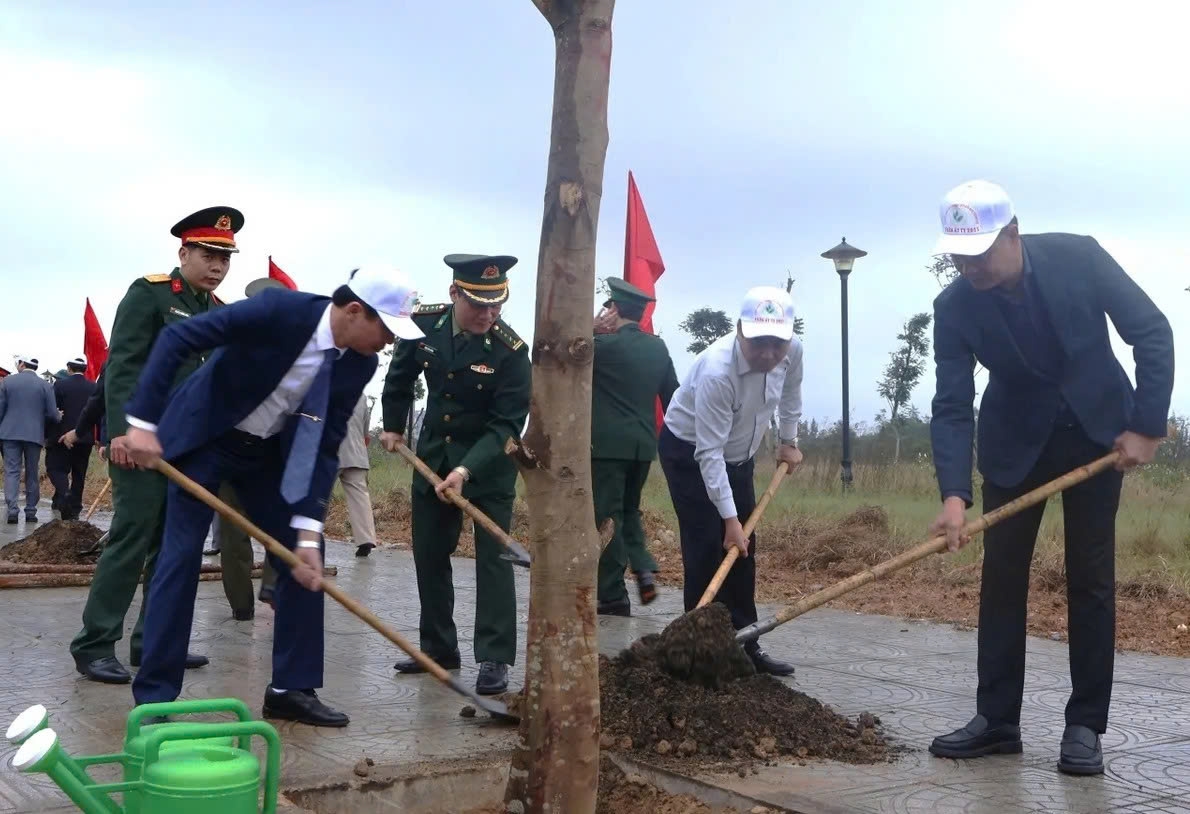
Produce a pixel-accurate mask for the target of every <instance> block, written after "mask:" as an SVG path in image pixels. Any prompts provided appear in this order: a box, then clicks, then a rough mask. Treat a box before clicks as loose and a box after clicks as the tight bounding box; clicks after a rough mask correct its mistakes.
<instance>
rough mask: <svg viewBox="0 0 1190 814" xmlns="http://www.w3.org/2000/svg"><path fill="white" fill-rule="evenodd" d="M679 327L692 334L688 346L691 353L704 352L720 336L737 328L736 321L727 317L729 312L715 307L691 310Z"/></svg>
mask: <svg viewBox="0 0 1190 814" xmlns="http://www.w3.org/2000/svg"><path fill="white" fill-rule="evenodd" d="M678 328H680V329H681V330H683V331H685V332H686V333H688V334H690V337H691V339H692V340H693V341H691V343H690V344H689V345H687V346H686V350H688V351H690V352H691V353H702V352H703V351H704V350H706V349H707V347H708V346H709V345H710V344H711V343H712V342H714V341H715V340H716V339H719V338H720V337H723V336H727V335H728V334H729V333H731V332H732V331H734V330H735V323H734V322H732V321H731V320H730V319H728V318H727V312H725V311H720V310H717V309H714V308H699V309H697V310H695V311H691V312H690V313H689V314H687V315H686V318H685V319H684V320H682V321H681V322H679V323H678Z"/></svg>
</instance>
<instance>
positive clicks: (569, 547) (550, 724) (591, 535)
mask: <svg viewBox="0 0 1190 814" xmlns="http://www.w3.org/2000/svg"><path fill="white" fill-rule="evenodd" d="M533 2H534V5H536V6H537V8H538V10H539V11H540V12H541V13H542V15H543V16H544V17H545V19H546V21H547V22H548V23H549V26H550V28H551V29H552V31H553V33H554V46H555V47H554V53H555V58H554V107H553V120H552V123H551V128H550V147H549V164H548V166H547V168H546V182H545V206H544V215H543V218H542V224H541V244H540V249H539V253H538V263H537V268H538V272H537V313H536V322H535V326H534V336H533V346H532V350H531V355H532V360H533V394H532V401H531V403H530V408H529V422H528V428H527V430H526V432H525V435H524V438H523V441H522V444H521V448H520V450H512V451H513V452H515V453H516V454H517V457H518V462H519V463H520V464H521V466H522V468H523V469H522V471H523V474H524V479H525V493H526V497H527V498H528V504H529V529H530V540H531V547H532V552H533V565H532V568H531V570H530V576H529V626H528V633H527V635H526V637H525V638H526V653H525V688H524V698H523V702H524V703H523V710H524V711H523V713H522V718H521V728H520V738H519V739H518V743H517V748H516V751H515V752H514V753H513V759H512V766H511V770H510V772H509V778H508V786H507V788H506V790H505V802H506V805H507V809H508V810H509V811H519V812H531V813H537V812H559V813H560V812H567V814H570V812H574V814H593V812H594V811H595V793H596V789H597V788H598V783H599V649H598V644H599V643H598V638H597V633H598V625H597V622H596V616H595V577H596V566H597V564H598V561H599V552H600V536H599V534H598V533H597V532H596V529H595V509H594V506H593V505H592V503H591V361H592V358H593V356H594V344H593V342H592V331H593V325H594V316H593V310H594V308H593V306H594V294H595V239H596V233H597V229H598V223H599V204H600V200H601V197H602V194H603V165H604V159H605V158H606V156H607V140H608V134H607V94H608V85H609V80H610V71H611V50H612V36H611V23H612V11H613V9H614V7H615V0H533Z"/></svg>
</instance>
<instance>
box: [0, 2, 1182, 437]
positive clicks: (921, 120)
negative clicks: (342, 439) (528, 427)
mask: <svg viewBox="0 0 1190 814" xmlns="http://www.w3.org/2000/svg"><path fill="white" fill-rule="evenodd" d="M164 5H167V4H161V3H158V2H151V3H150V2H134V1H133V0H129V1H128V2H110V1H109V2H103V3H95V2H89V3H82V2H77V3H76V2H63V1H62V0H40V1H36V2H35V1H30V2H13V1H12V0H0V77H3V80H2V81H0V111H2V112H0V246H2V247H3V249H2V252H3V253H2V255H0V257H2V259H0V269H2V274H3V278H2V279H3V295H2V297H0V355H2V356H3V360H4V362H7V361H8V360H9V359H10V358H11V354H13V353H16V352H27V353H31V354H33V355H36V356H39V357H40V358H41V359H42V360H43V363H44V365H46V366H48V367H50V368H52V369H57V368H58V367H60V366H61V365H62V364H63V363H64V362H65V360H66V359H68V358H70V357H72V356H74V355H76V354H78V353H80V352H81V350H82V345H81V342H82V314H83V308H84V299H85V298H86V297H90V298H91V302H92V304H93V305H94V307H95V309H96V311H97V313H98V315H99V318H100V320H101V322H102V323H103V326H104V329H105V330H106V331H110V327H111V322H112V319H113V317H114V315H115V310H116V305H117V304H118V302H119V300H120V298H121V297H122V296H123V294H124V292H125V290H126V289H127V287H128V284H129V282H130V281H131V280H133V279H134V278H135V277H137V276H140V275H143V274H151V273H163V272H168V271H169V270H170V269H171V268H172V267H173V266H174V265H175V263H176V246H177V241H176V239H175V238H173V237H171V236H170V234H169V228H170V227H171V226H172V225H173V223H174V222H175V221H177V220H178V219H179V218H181V217H182V216H184V215H186V214H188V213H190V212H192V211H194V210H196V209H199V208H202V207H206V206H210V205H214V204H227V205H232V206H235V207H237V208H239V209H241V210H242V211H243V212H244V214H245V216H246V225H245V227H244V229H243V230H242V231H241V232H240V234H239V236H238V241H239V243H240V246H241V249H242V251H241V253H240V254H238V255H236V256H235V258H234V260H233V262H232V269H231V273H230V275H229V276H228V278H227V280H226V282H225V283H224V284H223V286H222V288H220V290H219V292H218V293H219V294H220V296H222V297H223V298H224V299H226V300H229V301H231V300H237V299H240V298H242V297H243V289H244V286H245V285H246V284H247V283H248V281H250V280H252V279H253V278H255V277H258V276H262V275H263V274H264V273H265V271H266V268H267V261H266V258H267V256H268V255H270V254H271V255H272V256H273V258H274V260H275V261H276V262H277V263H278V264H279V265H280V266H281V267H282V268H284V269H285V270H286V271H287V272H288V273H289V274H290V275H291V276H293V277H294V279H295V280H296V281H297V282H298V284H299V285H300V286H301V287H302V288H304V289H307V290H311V291H319V292H324V293H329V292H330V291H331V290H332V289H333V288H334V287H335V285H337V284H338V283H339V282H340V281H341V280H342V279H344V277H345V275H346V272H347V271H348V270H349V269H350V268H352V267H354V266H356V265H358V264H360V263H361V262H366V261H369V260H377V259H379V260H384V261H388V262H392V263H395V264H397V265H399V266H400V267H401V268H403V269H405V270H407V271H409V272H410V273H411V274H412V275H413V276H414V277H415V279H416V281H417V283H418V285H419V287H420V289H421V291H422V292H423V298H424V299H425V300H427V301H431V302H432V301H438V300H440V299H442V298H444V297H445V296H446V289H447V286H448V284H449V277H448V271H449V270H448V269H447V267H446V266H445V265H443V264H442V256H443V255H445V254H448V253H451V252H477V253H491V254H505V253H506V254H513V255H516V256H517V257H519V258H520V263H519V264H518V265H517V266H516V267H515V268H514V269H513V270H512V272H511V273H510V280H511V282H512V298H511V301H510V303H509V305H508V306H507V308H506V310H505V318H506V319H507V321H508V322H509V323H510V324H511V325H512V326H513V328H514V329H515V330H517V331H518V332H519V333H520V334H521V335H522V336H524V337H526V338H529V337H531V335H532V331H533V308H534V302H533V299H534V293H535V283H534V275H535V267H536V258H537V252H538V240H539V234H540V228H541V215H542V202H543V195H544V183H545V168H546V160H547V147H548V142H549V127H550V109H551V103H552V83H553V63H554V55H553V38H552V35H551V32H550V30H549V28H548V26H547V25H546V23H545V21H544V20H543V19H542V18H541V16H540V14H539V13H538V12H537V10H536V9H535V8H534V7H533V5H532V3H531V2H530V0H507V1H502V2H497V0H454V1H453V2H426V1H425V0H405V1H404V2H399V1H394V0H390V1H389V2H371V3H369V2H352V1H351V0H345V1H344V2H341V3H338V4H334V5H331V4H325V3H309V2H279V0H259V1H258V2H249V3H189V4H185V5H184V6H183V7H180V8H178V10H172V9H170V10H162V8H161V6H164ZM827 6H828V4H826V3H810V2H794V1H793V0H787V1H786V2H776V1H774V2H758V1H757V0H753V2H745V3H726V2H722V1H721V0H620V3H619V4H618V6H617V9H616V13H615V18H614V22H613V34H614V50H613V55H612V87H611V96H610V108H609V126H610V136H611V141H610V145H609V148H608V154H607V164H606V173H605V177H604V197H603V203H602V209H601V212H600V215H601V219H600V227H601V228H600V232H599V244H598V253H599V255H598V268H597V273H598V275H599V276H608V275H619V274H622V266H623V240H624V210H625V197H626V181H627V174H628V171H629V170H632V171H633V173H634V175H635V177H636V180H637V183H638V185H639V187H640V190H641V193H642V196H643V198H644V202H645V206H646V208H647V210H648V214H649V217H650V220H651V221H652V224H653V229H654V232H655V234H656V237H657V241H658V244H659V246H660V248H661V252H662V256H663V257H664V259H665V263H666V267H667V270H666V273H665V275H664V277H662V279H661V281H660V284H659V286H658V300H659V302H658V310H657V314H656V317H655V322H656V326H657V328H658V330H659V331H661V333H662V336H663V338H664V339H666V340H667V342H668V343H669V347H670V351H671V353H672V354H673V356H674V359H675V363H676V365H677V368H678V373H679V375H681V374H683V373H684V372H685V371H686V369H687V368H688V367H689V365H690V363H691V361H692V357H691V355H690V354H688V353H687V352H686V351H685V346H686V344H687V342H688V341H689V339H688V337H686V336H685V335H684V334H681V333H680V332H679V330H678V328H677V325H678V323H679V322H680V321H681V319H682V318H683V317H684V316H685V315H686V314H687V313H688V312H689V311H691V310H692V309H694V308H697V307H700V306H704V305H709V306H713V307H722V308H726V309H727V310H728V312H729V314H731V313H732V312H733V310H734V309H735V308H736V307H737V302H738V300H739V299H740V298H741V296H742V294H743V292H744V290H746V288H747V287H749V286H751V285H757V284H781V283H783V282H784V280H785V274H786V271H787V270H789V271H791V272H792V274H793V276H794V277H795V278H796V279H797V283H796V285H795V287H794V297H795V302H796V306H797V310H798V313H799V314H800V315H801V316H802V317H804V319H805V322H806V336H805V338H804V341H805V345H806V353H805V359H806V379H805V384H804V399H805V414H806V415H807V416H808V417H818V418H820V419H833V418H835V417H837V416H838V415H839V412H840V396H839V390H840V367H839V363H840V347H839V345H840V327H839V321H840V320H839V281H838V277H837V276H836V275H835V273H834V271H833V270H832V267H831V266H830V264H829V263H828V261H826V260H823V259H821V258H820V257H819V254H820V253H821V252H822V251H824V250H826V249H828V248H830V247H831V246H833V245H834V244H835V243H837V242H838V241H839V238H840V237H842V236H844V235H846V237H847V240H848V242H850V243H852V244H854V245H856V246H859V247H860V248H863V249H865V250H867V251H868V252H869V255H868V256H867V257H865V258H863V259H862V260H860V261H858V262H857V265H856V270H855V272H854V274H853V275H852V277H851V283H850V299H851V333H850V336H851V391H852V408H853V414H852V415H853V419H854V420H857V421H870V420H871V418H872V416H873V415H874V414H875V413H876V411H877V410H878V409H880V408H881V406H883V405H882V403H881V400H880V398H879V397H878V395H877V394H876V381H877V379H878V378H879V376H880V374H881V371H882V369H883V367H884V365H885V364H886V362H887V359H888V352H889V351H890V350H891V349H892V347H893V344H894V342H895V335H896V334H897V332H898V330H899V328H900V326H901V325H902V324H903V323H904V321H905V320H906V319H908V318H909V317H910V316H912V315H913V314H914V313H916V312H919V311H929V310H930V308H931V300H932V298H933V297H934V295H935V294H936V293H937V291H938V287H937V284H936V283H935V281H934V280H933V278H932V277H931V276H930V275H929V274H928V273H927V272H926V271H925V266H926V265H927V263H928V262H929V261H930V257H929V252H930V250H931V248H932V246H933V242H934V239H935V234H936V231H937V224H938V219H937V204H938V201H939V199H940V197H941V196H942V195H943V194H944V193H945V192H946V190H947V189H949V188H950V187H952V186H954V185H956V184H958V183H960V182H962V181H964V180H968V179H970V178H977V177H983V178H989V179H992V180H995V181H997V182H999V183H1001V184H1003V185H1004V186H1005V187H1006V188H1007V189H1008V191H1009V193H1010V194H1011V195H1012V197H1013V198H1014V201H1015V203H1016V206H1017V210H1018V214H1019V217H1020V219H1021V226H1022V230H1023V231H1025V232H1026V233H1027V232H1034V231H1073V232H1078V233H1082V234H1091V235H1094V236H1095V237H1096V238H1097V239H1098V240H1099V241H1100V242H1101V243H1102V244H1103V245H1104V246H1105V247H1106V248H1107V249H1108V250H1109V251H1110V252H1111V253H1112V254H1113V255H1114V256H1115V257H1116V259H1117V260H1118V261H1119V262H1120V263H1121V265H1123V267H1124V268H1125V269H1126V270H1127V271H1128V272H1129V273H1130V274H1131V275H1133V277H1134V278H1135V279H1136V280H1137V281H1138V283H1139V284H1140V285H1141V286H1143V287H1144V289H1145V290H1146V291H1147V292H1148V294H1149V295H1150V296H1151V297H1152V298H1153V299H1154V300H1155V301H1156V302H1157V303H1158V304H1159V305H1160V306H1161V307H1162V308H1163V309H1164V310H1165V313H1166V315H1167V316H1168V317H1169V318H1170V321H1171V322H1172V323H1173V325H1174V329H1175V332H1176V342H1177V348H1178V351H1179V356H1181V357H1182V358H1185V357H1186V354H1187V352H1188V351H1190V340H1188V339H1187V337H1188V336H1190V334H1188V333H1187V332H1186V330H1185V329H1184V327H1183V326H1184V325H1185V324H1186V322H1187V317H1190V293H1187V292H1186V291H1185V290H1184V289H1185V288H1186V287H1187V286H1188V285H1190V262H1188V261H1190V250H1188V249H1187V243H1188V240H1190V238H1188V235H1190V195H1188V194H1187V190H1188V189H1190V158H1188V157H1187V145H1188V144H1190V103H1187V91H1186V84H1185V82H1186V77H1187V76H1190V56H1188V55H1187V51H1186V49H1185V47H1184V42H1183V40H1182V38H1183V35H1184V29H1185V26H1184V25H1181V24H1178V23H1176V22H1175V21H1174V20H1172V19H1171V18H1170V17H1169V10H1170V9H1171V8H1173V7H1174V6H1173V5H1172V4H1167V3H1146V2H1132V3H1127V4H1120V3H1112V4H1106V3H1097V2H1086V0H1084V1H1083V2H1077V3H1075V2H1071V3H1065V2H1057V0H1046V2H1028V3H1026V2H1019V3H1018V2H1011V1H1009V0H1003V1H1002V2H999V3H996V4H995V5H994V6H992V7H987V8H984V9H983V10H978V9H976V8H975V7H973V6H971V5H970V4H964V3H952V2H928V1H927V0H917V1H915V0H908V1H907V2H900V3H892V2H878V1H877V0H862V1H861V0H853V2H850V3H845V4H843V3H841V4H834V5H833V7H830V8H828V7H827ZM331 9H334V10H333V11H332V10H331ZM1117 353H1119V355H1120V358H1121V361H1122V362H1123V363H1124V366H1125V369H1126V370H1128V372H1129V374H1130V375H1131V374H1132V369H1133V368H1132V358H1131V351H1130V350H1129V349H1128V348H1127V347H1126V346H1125V345H1123V344H1122V343H1120V344H1117ZM933 384H934V382H933V368H932V365H931V367H930V369H929V371H928V373H927V375H926V376H925V377H924V378H923V380H922V383H921V384H920V386H919V387H918V388H917V390H916V391H915V394H914V402H915V403H916V404H917V405H918V406H919V407H921V408H922V410H923V411H924V412H928V410H929V401H930V398H931V396H932V393H933ZM380 385H381V376H380V375H378V376H377V379H376V380H375V381H374V382H373V384H372V386H371V387H370V388H369V392H371V393H375V394H378V393H379V390H380ZM1173 401H1174V409H1175V410H1179V411H1182V412H1186V411H1190V384H1188V379H1187V377H1185V376H1183V377H1181V378H1180V380H1179V381H1178V383H1177V385H1176V386H1175V390H1174V400H1173ZM378 417H379V416H378V415H377V419H378Z"/></svg>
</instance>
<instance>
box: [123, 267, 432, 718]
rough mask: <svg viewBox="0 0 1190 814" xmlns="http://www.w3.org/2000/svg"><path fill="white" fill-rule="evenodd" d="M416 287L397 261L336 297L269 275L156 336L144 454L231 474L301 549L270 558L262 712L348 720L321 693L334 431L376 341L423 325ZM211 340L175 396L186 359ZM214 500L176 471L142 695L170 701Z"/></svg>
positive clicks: (355, 394) (415, 333)
mask: <svg viewBox="0 0 1190 814" xmlns="http://www.w3.org/2000/svg"><path fill="white" fill-rule="evenodd" d="M416 296H417V292H416V291H414V290H413V288H412V287H411V286H410V284H409V282H408V280H407V279H406V278H405V277H404V275H402V274H400V273H399V272H397V271H395V270H392V269H386V268H361V269H357V270H356V271H355V272H353V273H352V277H351V279H349V280H348V282H347V283H346V284H344V285H342V286H340V287H339V288H338V289H336V290H335V292H334V295H333V296H331V297H325V296H317V295H314V294H306V293H301V292H296V291H289V290H282V289H272V290H268V291H265V292H263V293H261V294H260V295H259V296H257V297H253V298H250V299H247V300H243V301H241V302H238V303H235V304H234V305H230V306H226V307H224V308H220V309H217V310H215V311H211V312H209V313H207V314H203V315H201V316H194V317H191V318H190V319H187V320H182V321H179V322H176V323H174V324H172V325H170V326H169V327H167V328H166V330H165V331H163V332H162V333H161V335H160V337H159V338H158V339H157V341H156V342H155V343H154V345H153V351H152V353H151V354H150V356H149V360H148V362H147V363H146V365H145V368H144V371H143V372H142V373H141V376H140V379H139V381H138V383H137V389H136V392H135V393H134V394H133V396H132V399H131V400H130V401H129V402H128V405H127V408H126V411H127V417H128V423H129V425H130V427H131V429H130V430H129V432H128V445H129V447H130V449H131V451H132V454H133V457H134V460H136V462H137V464H139V465H140V466H144V467H150V466H152V465H153V464H154V463H155V462H156V460H157V458H158V457H162V458H165V459H166V460H168V461H170V462H171V463H173V464H174V466H176V467H177V468H178V469H179V470H180V471H181V472H183V473H184V474H186V475H188V476H189V477H190V478H192V479H193V480H195V481H196V482H198V483H199V484H201V485H202V486H204V487H206V488H207V489H208V490H209V491H211V492H215V491H217V490H218V488H219V485H220V484H221V483H223V482H224V481H227V482H230V483H231V484H232V486H233V488H234V489H235V492H236V494H237V495H238V496H239V498H240V502H241V503H242V504H243V506H244V508H245V509H246V511H247V514H248V516H250V517H251V518H252V519H253V520H254V521H255V522H256V524H257V525H259V526H260V527H261V528H262V529H263V530H265V531H266V532H268V533H269V534H270V535H272V536H273V537H275V538H276V539H277V540H278V541H280V542H281V543H282V544H284V545H285V546H286V547H287V548H290V549H291V550H294V551H295V553H296V555H297V557H298V558H299V559H300V560H301V561H302V565H301V567H299V568H295V569H294V570H293V571H290V569H289V568H288V567H287V566H286V565H284V564H283V563H281V562H280V561H279V560H277V559H275V558H270V559H271V562H272V565H273V568H274V569H275V570H276V572H277V578H276V586H275V587H274V606H275V609H276V617H275V621H274V625H273V677H272V682H271V683H270V684H269V687H268V688H267V689H266V691H265V696H264V710H263V714H264V716H265V717H266V718H280V719H285V720H293V721H298V722H301V723H306V724H311V725H314V726H346V725H347V723H348V718H347V716H346V715H344V714H343V713H341V712H337V711H336V710H333V709H331V708H330V707H328V706H327V705H325V704H324V703H322V701H321V700H320V699H319V698H318V695H317V693H316V692H315V690H316V689H318V688H319V687H321V686H322V671H323V598H322V592H321V590H320V587H321V578H322V562H323V556H322V525H323V524H322V521H323V517H324V515H325V512H326V503H327V498H328V497H329V495H330V492H331V488H332V486H333V485H334V482H335V477H336V475H337V473H338V467H339V457H338V450H339V444H340V442H341V441H342V440H343V436H344V434H345V432H346V427H347V421H348V419H349V418H350V416H351V413H352V410H353V409H354V407H355V404H356V402H357V401H358V400H359V397H360V394H361V393H362V392H363V389H364V386H365V385H366V384H367V383H368V382H369V381H370V380H371V378H372V375H373V374H374V373H375V371H376V366H377V353H378V352H379V351H381V350H383V349H384V347H385V346H386V345H389V344H391V343H392V342H393V340H394V335H395V336H397V337H400V338H402V339H416V338H419V337H421V336H422V333H421V331H420V330H418V329H417V327H416V326H415V325H414V324H413V322H412V321H411V320H410V318H409V315H410V312H411V309H412V306H413V301H414V299H415V298H416ZM207 350H212V351H213V353H212V354H211V355H210V357H209V359H208V361H207V363H206V364H205V365H203V366H202V367H201V368H200V369H199V370H198V372H196V373H194V374H193V375H191V376H190V377H189V378H187V379H186V380H185V381H184V382H183V383H182V384H181V385H179V386H178V388H177V390H176V391H175V392H174V393H173V394H172V395H170V393H169V387H170V384H171V382H172V381H173V379H174V372H175V370H176V369H177V367H178V366H179V365H180V364H181V363H182V362H183V360H184V359H186V358H187V357H188V356H189V355H191V354H194V353H197V352H201V351H207ZM210 525H211V509H210V508H208V507H207V506H206V504H204V503H202V502H200V501H199V500H197V499H196V498H194V497H192V496H191V495H190V494H189V493H188V492H186V491H184V490H182V489H180V488H179V487H178V486H177V485H175V484H172V483H171V484H170V486H169V491H168V497H167V502H166V515H165V535H164V539H163V541H162V546H161V554H160V558H159V559H158V561H157V568H156V570H155V571H154V574H153V581H152V584H151V585H150V587H149V598H148V606H147V612H146V614H145V644H144V656H143V658H142V660H141V667H140V670H139V672H138V673H137V675H136V679H135V681H134V682H133V684H132V692H133V695H134V697H135V699H136V703H137V704H143V703H147V702H153V701H172V700H173V699H175V698H177V697H178V695H179V694H180V693H181V689H182V677H183V673H184V670H185V661H186V647H187V644H188V640H189V638H190V625H191V621H192V618H193V615H194V599H195V594H196V592H197V588H198V574H199V567H200V565H201V563H202V548H203V541H204V540H205V538H206V533H207V529H208V528H209V527H210Z"/></svg>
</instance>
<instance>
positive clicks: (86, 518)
mask: <svg viewBox="0 0 1190 814" xmlns="http://www.w3.org/2000/svg"><path fill="white" fill-rule="evenodd" d="M111 488H112V479H111V478H108V479H107V483H105V484H103V488H102V489H100V490H99V494H97V495H96V496H95V500H94V501H92V502H91V508H89V509H87V514H86V515H84V516H83V522H89V521H90V520H91V515H93V514H95V510H96V509H97V508H99V501H101V500H103V496H104V495H106V494H107V490H108V489H111Z"/></svg>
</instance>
